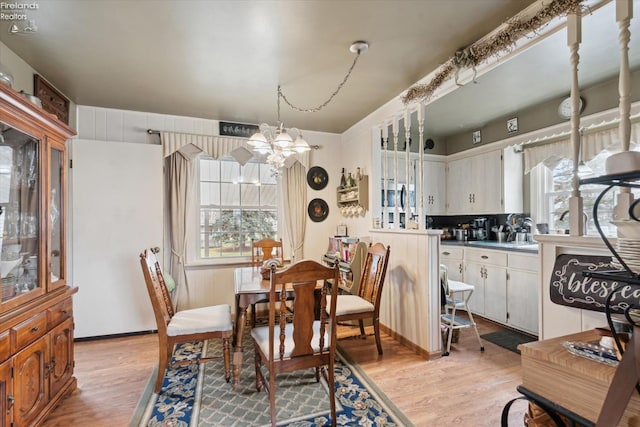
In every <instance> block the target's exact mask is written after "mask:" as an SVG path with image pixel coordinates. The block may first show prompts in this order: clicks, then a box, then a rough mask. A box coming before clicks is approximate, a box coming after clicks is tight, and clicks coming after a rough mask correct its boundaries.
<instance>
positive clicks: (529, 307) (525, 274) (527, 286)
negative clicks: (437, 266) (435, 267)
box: [440, 245, 539, 335]
mask: <svg viewBox="0 0 640 427" xmlns="http://www.w3.org/2000/svg"><path fill="white" fill-rule="evenodd" d="M440 262H441V263H442V264H444V265H446V266H447V268H448V271H449V278H450V279H452V280H459V281H462V282H465V283H468V284H470V285H473V286H474V287H475V291H474V292H473V294H472V295H471V299H470V300H469V308H470V309H471V310H472V311H473V313H474V314H478V315H480V316H482V317H485V318H487V319H490V320H493V321H495V322H498V323H501V324H503V325H505V326H509V327H511V328H514V329H518V330H521V331H523V332H528V333H531V334H534V335H537V334H538V292H539V259H538V255H537V254H528V253H522V252H511V251H501V250H495V249H483V248H478V247H474V248H469V247H466V246H465V247H456V246H449V245H442V247H441V250H440ZM459 266H460V268H459Z"/></svg>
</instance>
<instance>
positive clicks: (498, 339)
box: [480, 329, 537, 354]
mask: <svg viewBox="0 0 640 427" xmlns="http://www.w3.org/2000/svg"><path fill="white" fill-rule="evenodd" d="M480 337H481V338H482V339H483V340H487V341H489V342H492V343H494V344H496V345H499V346H500V347H504V348H506V349H507V350H511V351H513V352H514V353H518V354H520V350H518V346H519V345H520V344H526V343H528V342H532V341H537V338H536V337H533V336H531V335H526V334H521V333H520V332H516V331H513V330H511V329H504V330H501V331H497V332H491V333H488V334H484V335H480Z"/></svg>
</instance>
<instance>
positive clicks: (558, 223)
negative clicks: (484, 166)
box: [531, 147, 640, 236]
mask: <svg viewBox="0 0 640 427" xmlns="http://www.w3.org/2000/svg"><path fill="white" fill-rule="evenodd" d="M631 149H632V150H637V149H638V147H635V148H634V147H632V148H631ZM611 154H613V152H610V151H607V150H603V151H602V152H600V153H599V154H598V155H597V156H596V157H594V158H593V159H592V160H590V161H589V162H587V163H586V166H587V168H588V169H589V170H590V173H589V174H588V175H585V177H590V176H600V175H604V174H605V162H606V159H607V157H609V156H610V155H611ZM534 171H535V172H534ZM532 172H534V173H537V174H542V178H541V181H542V182H543V183H544V184H542V185H540V186H539V187H538V188H539V189H540V190H539V191H536V190H535V189H534V187H533V186H532V194H536V193H537V196H538V202H537V204H538V210H537V212H539V213H540V219H538V220H537V222H538V223H548V224H549V229H550V233H564V232H565V230H566V232H568V230H569V215H568V211H569V199H570V197H571V181H572V176H573V161H572V160H570V159H563V160H561V161H560V162H558V164H557V165H556V166H555V168H554V169H553V170H551V169H549V168H547V167H545V166H544V165H542V164H540V165H538V166H536V167H535V168H534V169H532ZM534 181H535V180H534V179H532V180H531V182H532V183H533V182H534ZM604 189H605V187H604V186H602V185H588V186H581V187H580V195H581V196H582V204H583V208H584V210H583V211H584V212H585V214H586V215H587V235H592V236H595V235H597V234H598V232H597V230H596V227H595V223H594V221H593V205H594V203H595V200H596V198H597V197H598V196H599V195H600V193H601V192H602V190H604ZM632 192H633V193H634V194H635V198H638V197H640V191H638V190H632ZM618 193H619V191H618V189H612V190H611V191H609V192H608V193H607V194H606V195H605V196H604V197H603V199H602V200H601V201H600V204H599V205H598V216H599V218H598V219H599V221H600V227H601V229H602V231H603V232H604V234H605V235H606V236H615V235H616V227H615V226H614V225H613V224H611V222H610V221H611V220H612V219H613V208H614V206H615V204H616V196H617V194H618ZM540 201H542V202H540ZM535 203H536V202H535V201H532V208H534V206H533V205H534V204H535ZM532 210H533V211H535V208H534V209H532Z"/></svg>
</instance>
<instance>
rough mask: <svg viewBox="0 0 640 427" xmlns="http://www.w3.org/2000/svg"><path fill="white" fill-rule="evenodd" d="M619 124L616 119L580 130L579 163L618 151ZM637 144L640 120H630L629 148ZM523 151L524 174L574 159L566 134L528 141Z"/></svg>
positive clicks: (637, 118)
mask: <svg viewBox="0 0 640 427" xmlns="http://www.w3.org/2000/svg"><path fill="white" fill-rule="evenodd" d="M618 123H619V119H616V120H613V121H610V122H607V123H601V124H597V125H592V126H589V127H586V128H583V129H582V131H581V133H582V141H581V144H582V147H581V149H582V160H584V161H585V162H588V161H589V160H592V159H593V158H594V157H596V156H597V155H598V154H599V153H600V152H602V150H610V151H618V150H620V148H621V144H620V138H619V135H618ZM637 143H640V116H635V117H632V120H631V144H637ZM522 147H523V148H524V170H525V173H529V172H530V171H531V169H532V168H533V167H535V166H536V165H538V164H540V163H542V164H544V165H545V166H547V167H549V168H550V169H553V168H554V167H555V166H556V165H557V164H558V162H559V161H561V160H562V159H570V158H572V157H573V149H572V147H571V140H570V135H569V133H568V132H567V133H563V134H559V135H552V136H549V137H544V138H539V139H536V140H534V141H528V142H525V143H524V144H523V145H522Z"/></svg>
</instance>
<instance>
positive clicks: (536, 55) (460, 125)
mask: <svg viewBox="0 0 640 427" xmlns="http://www.w3.org/2000/svg"><path fill="white" fill-rule="evenodd" d="M633 5H634V9H635V12H636V15H637V14H638V13H639V12H640V0H634V1H633ZM615 17H616V13H615V2H610V3H607V4H604V5H603V6H601V7H599V8H597V9H595V8H594V10H593V11H592V12H591V13H588V12H587V13H585V14H584V16H583V17H582V26H581V27H582V42H581V43H580V46H579V49H578V54H579V63H578V82H579V84H580V87H581V88H585V87H589V86H592V85H594V84H596V83H599V82H602V81H604V80H609V79H612V78H617V77H618V75H619V70H620V44H619V41H618V24H617V23H616V18H615ZM630 32H631V41H630V43H629V65H630V68H631V69H632V70H637V69H640V17H638V16H636V17H635V18H634V19H632V20H631V25H630ZM570 88H571V66H570V62H569V48H568V46H567V31H566V28H562V29H561V30H558V31H556V32H554V33H552V34H550V35H548V36H547V37H545V38H544V39H542V40H541V41H539V42H538V43H536V44H534V45H533V46H532V47H530V48H528V49H527V50H525V51H523V52H522V53H519V54H518V55H517V56H516V57H515V58H513V59H510V60H509V61H506V62H504V63H503V64H501V65H500V66H498V67H496V68H494V69H492V70H491V71H489V72H488V73H486V74H484V75H482V76H480V77H478V78H477V79H476V82H475V83H468V84H466V85H465V86H464V87H462V88H459V89H458V90H456V91H454V92H451V93H449V94H448V95H447V96H444V97H442V98H440V99H438V100H435V101H434V102H433V103H431V104H429V105H428V106H427V111H426V119H425V128H426V129H429V130H430V133H431V134H432V135H441V136H443V135H444V136H446V135H450V134H452V133H457V132H462V131H469V130H471V129H479V128H481V127H482V126H484V125H485V124H486V123H487V122H489V121H491V120H492V119H495V118H499V117H505V116H507V115H513V114H514V113H517V112H518V111H522V110H524V109H526V108H527V107H530V106H533V105H538V104H541V103H543V102H545V101H549V100H551V99H554V98H558V97H564V96H569V93H570ZM452 111H455V114H451V112H452Z"/></svg>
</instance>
